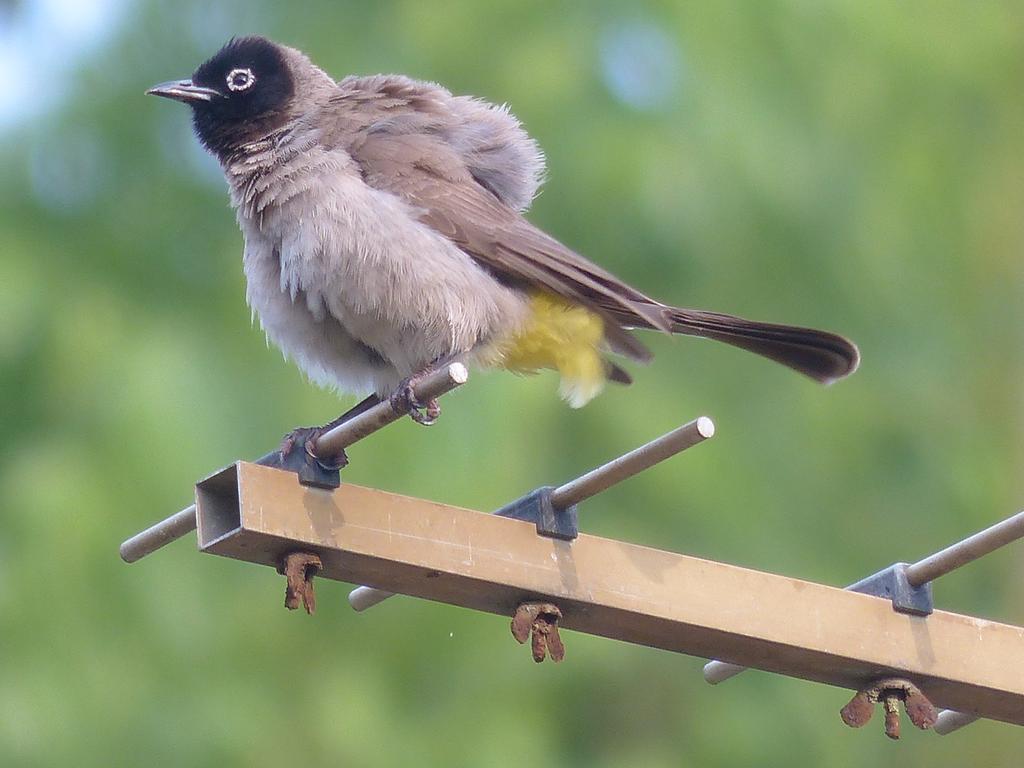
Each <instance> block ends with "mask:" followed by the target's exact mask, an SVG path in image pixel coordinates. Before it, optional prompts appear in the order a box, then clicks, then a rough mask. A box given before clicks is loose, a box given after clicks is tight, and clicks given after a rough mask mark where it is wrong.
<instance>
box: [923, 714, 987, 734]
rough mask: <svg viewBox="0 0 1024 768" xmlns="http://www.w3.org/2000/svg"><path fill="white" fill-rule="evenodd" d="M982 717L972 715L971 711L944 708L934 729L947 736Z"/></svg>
mask: <svg viewBox="0 0 1024 768" xmlns="http://www.w3.org/2000/svg"><path fill="white" fill-rule="evenodd" d="M980 719H981V716H980V715H972V714H971V713H970V712H957V711H956V710H955V709H944V710H942V711H941V712H939V718H938V720H936V721H935V726H934V730H935V732H936V733H937V734H939V736H945V735H947V734H950V733H952V732H953V731H958V730H960V729H961V728H963V727H964V726H966V725H970V724H971V723H973V722H975V721H977V720H980Z"/></svg>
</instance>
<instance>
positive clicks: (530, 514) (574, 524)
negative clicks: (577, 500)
mask: <svg viewBox="0 0 1024 768" xmlns="http://www.w3.org/2000/svg"><path fill="white" fill-rule="evenodd" d="M554 490H555V489H554V488H552V487H551V486H549V485H546V486H543V487H541V488H538V489H537V490H535V491H532V492H530V493H528V494H526V495H525V496H523V497H522V498H521V499H516V500H515V501H513V502H511V503H509V504H506V505H505V506H504V507H502V508H501V509H499V510H496V511H495V513H494V514H496V515H498V516H500V517H510V518H512V519H513V520H527V521H529V522H531V523H536V525H537V533H538V534H540V535H541V536H548V537H550V538H552V539H562V540H564V541H572V540H573V539H575V538H576V537H577V536H579V535H580V531H579V525H578V521H579V516H578V514H577V511H576V505H575V504H570V505H569V506H567V507H566V508H565V509H559V508H558V507H556V506H555V505H554V504H553V503H552V501H551V496H552V494H553V492H554Z"/></svg>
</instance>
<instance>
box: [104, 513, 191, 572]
mask: <svg viewBox="0 0 1024 768" xmlns="http://www.w3.org/2000/svg"><path fill="white" fill-rule="evenodd" d="M195 529H196V505H195V504H190V505H189V506H187V507H185V508H184V509H183V510H181V512H178V513H177V514H175V515H171V516H170V517H168V518H167V519H166V520H161V521H160V522H159V523H157V524H156V525H152V526H150V527H149V528H147V529H146V530H144V531H142V532H141V533H137V534H135V535H134V536H132V537H131V538H130V539H128V540H127V541H125V542H124V543H123V544H121V559H122V560H124V561H125V562H126V563H134V562H135V561H136V560H140V559H142V558H143V557H145V556H146V555H148V554H150V553H152V552H156V551H157V550H158V549H160V547H163V546H166V545H167V544H170V543H171V542H172V541H174V540H175V539H180V538H181V537H182V536H184V535H185V534H186V533H188V532H189V531H194V530H195Z"/></svg>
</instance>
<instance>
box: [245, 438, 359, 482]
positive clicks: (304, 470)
mask: <svg viewBox="0 0 1024 768" xmlns="http://www.w3.org/2000/svg"><path fill="white" fill-rule="evenodd" d="M255 463H256V464H262V465H263V466H265V467H274V468H276V469H285V470H288V471H289V472H294V473H295V474H296V475H298V476H299V482H300V483H301V484H302V485H309V486H312V487H313V488H324V489H326V490H329V491H331V490H334V489H335V488H337V487H338V486H340V485H341V471H340V470H341V467H328V466H325V465H324V464H323V463H322V462H321V461H320V460H319V459H318V458H316V457H315V456H314V455H313V454H311V453H310V452H309V451H308V450H306V438H305V437H300V438H299V439H297V440H296V441H295V445H294V446H293V447H292V449H291V451H289V452H288V455H287V456H285V457H284V458H282V457H281V452H280V451H271V452H270V453H268V454H267V455H266V456H262V457H260V458H259V459H257V460H256V462H255Z"/></svg>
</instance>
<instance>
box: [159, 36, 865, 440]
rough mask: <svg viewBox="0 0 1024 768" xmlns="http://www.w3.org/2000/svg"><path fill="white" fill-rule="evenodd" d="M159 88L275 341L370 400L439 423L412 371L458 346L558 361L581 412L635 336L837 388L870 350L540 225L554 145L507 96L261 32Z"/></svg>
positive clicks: (498, 357)
mask: <svg viewBox="0 0 1024 768" xmlns="http://www.w3.org/2000/svg"><path fill="white" fill-rule="evenodd" d="M147 93H148V94H151V95H155V96H161V97H164V98H168V99H172V100H176V101H179V102H183V103H185V104H187V105H188V106H189V107H190V108H191V112H192V126H193V129H194V132H195V134H196V136H197V137H198V139H199V141H200V142H201V143H202V145H203V146H204V147H205V148H206V149H207V150H208V151H209V152H210V153H212V154H213V155H214V157H216V159H217V160H218V161H219V163H220V166H221V169H222V170H223V173H224V176H225V178H226V180H227V183H228V188H229V193H230V200H231V205H232V206H233V208H234V209H235V212H236V218H237V221H238V224H239V227H240V229H241V231H242V234H243V237H244V241H245V245H244V249H243V255H242V263H243V271H244V273H245V277H246V299H247V301H248V303H249V305H250V306H251V308H252V310H253V313H254V315H255V316H257V317H258V318H259V322H260V325H261V326H262V329H263V330H264V332H265V333H266V335H267V336H268V338H269V339H270V340H271V341H272V342H273V343H274V344H276V345H277V346H278V347H279V348H280V349H281V350H282V351H283V353H284V354H285V356H286V357H288V358H291V359H292V360H293V361H294V362H295V363H296V364H297V365H298V367H299V368H300V369H301V370H302V371H303V372H304V373H305V374H306V375H307V377H308V378H309V379H310V380H312V381H313V382H315V383H317V384H319V385H322V386H325V387H328V388H333V389H335V390H337V391H338V392H340V393H348V394H357V395H367V399H366V400H365V401H363V402H364V404H372V403H375V402H379V401H381V400H383V399H385V398H392V402H393V403H399V404H400V405H401V406H402V407H404V408H405V409H406V410H407V411H408V413H409V415H410V416H412V417H413V418H414V419H416V420H417V421H420V422H421V423H432V421H433V420H435V419H436V418H437V415H438V414H439V412H440V409H439V408H438V406H437V404H436V402H428V403H420V402H419V401H417V400H416V398H415V395H414V392H413V384H414V383H415V382H416V381H417V379H418V377H422V376H423V375H424V374H425V373H426V372H429V371H431V370H433V369H434V368H435V367H437V366H439V365H441V364H443V363H445V362H446V361H451V360H454V359H461V360H464V361H467V362H469V363H470V364H472V365H474V366H477V367H481V368H499V369H504V370H508V371H512V372H514V373H520V374H528V373H535V372H538V371H540V370H543V369H553V370H555V371H557V373H558V374H559V376H560V386H559V390H560V394H561V396H562V397H563V399H564V400H566V401H567V402H568V404H569V405H570V406H572V407H581V406H583V405H585V404H586V403H588V402H589V401H590V400H592V399H593V398H594V397H595V396H596V395H597V394H598V393H599V392H600V391H601V390H602V389H603V387H604V386H605V384H606V383H607V382H615V383H620V384H629V383H630V382H631V381H632V377H631V375H630V374H629V373H628V372H627V370H626V369H625V368H624V367H623V366H622V364H621V363H620V362H619V361H620V360H629V361H634V362H638V363H646V362H648V361H649V360H650V359H651V353H650V351H649V350H648V349H647V347H646V346H645V345H644V344H643V343H642V342H641V341H640V340H639V339H638V338H636V336H635V335H634V333H633V331H635V330H654V331H660V332H664V333H669V334H681V335H686V336H698V337H705V338H709V339H714V340H716V341H720V342H724V343H726V344H729V345H732V346H734V347H739V348H741V349H745V350H748V351H750V352H753V353H756V354H758V355H761V356H762V357H766V358H769V359H771V360H774V361H775V362H778V363H781V364H782V365H785V366H788V367H790V368H792V369H794V370H796V371H798V372H800V373H802V374H804V375H806V376H808V377H810V378H812V379H814V380H816V381H819V382H822V383H831V382H833V381H836V380H838V379H841V378H843V377H845V376H848V375H849V374H851V373H853V372H854V370H856V368H857V366H858V364H859V360H860V353H859V351H858V349H857V347H856V345H855V344H854V343H853V342H851V341H849V340H848V339H846V338H844V337H843V336H840V335H838V334H834V333H829V332H827V331H820V330H815V329H812V328H803V327H798V326H792V325H781V324H775V323H763V322H756V321H751V320H746V319H743V318H740V317H736V316H734V315H729V314H724V313H720V312H709V311H704V310H698V309H685V308H681V307H674V306H671V305H668V304H664V303H662V302H660V301H657V300H655V299H653V298H651V297H649V296H648V295H646V294H645V293H643V292H641V291H640V290H639V289H637V288H634V287H632V286H630V285H628V284H627V283H625V282H624V281H622V280H620V279H619V278H617V277H616V276H615V275H613V274H612V273H611V272H609V271H607V270H606V269H603V268H602V267H600V266H598V265H597V264H595V263H594V262H592V261H590V260H588V259H587V258H585V257H584V256H582V255H580V254H579V253H577V252H575V251H574V250H572V249H571V248H570V247H569V246H567V245H564V244H563V243H561V242H560V241H559V240H557V239H555V238H554V237H553V236H551V235H549V234H547V233H546V232H544V231H542V230H541V229H540V228H538V227H537V226H535V225H533V224H531V223H530V222H529V221H528V220H527V219H526V217H525V213H526V211H527V209H528V208H529V207H530V204H531V202H532V201H533V199H534V198H535V197H536V195H537V193H538V190H539V188H540V186H541V184H542V182H543V181H544V178H545V173H546V162H545V157H544V154H543V152H542V151H541V149H540V147H539V146H538V144H537V142H536V141H535V140H534V139H533V138H531V137H530V136H529V135H528V134H527V132H526V130H525V129H524V127H523V125H522V124H521V123H520V121H519V120H518V119H517V118H516V117H515V116H514V115H513V114H512V112H511V111H510V110H509V108H508V106H507V105H506V106H498V105H495V104H492V103H489V102H487V101H485V100H483V99H480V98H475V97H472V96H462V95H453V94H452V93H451V92H449V91H448V90H447V89H445V88H444V87H442V86H441V85H437V84H435V83H432V82H425V81H420V80H415V79H412V78H410V77H407V76H404V75H372V76H347V77H344V78H342V79H341V80H335V79H333V78H332V77H331V76H330V75H328V74H327V73H326V72H325V71H324V70H322V69H321V68H320V67H318V66H316V65H315V64H314V63H313V62H312V61H311V60H310V58H309V57H308V56H307V55H305V54H304V53H302V52H301V51H299V50H298V49H295V48H292V47H289V46H286V45H282V44H279V43H276V42H274V41H271V40H269V39H267V38H265V37H261V36H246V37H236V38H232V39H231V40H229V41H228V42H227V43H226V44H225V45H224V46H223V47H222V48H221V49H220V50H218V51H217V52H216V53H215V54H214V55H213V56H211V57H210V58H209V59H207V60H206V61H205V62H203V63H202V64H200V65H199V67H198V68H197V69H196V70H195V71H194V72H193V74H192V76H191V77H190V78H188V79H183V80H174V81H169V82H165V83H160V84H159V85H156V86H154V87H152V88H150V89H149V90H148V91H147ZM396 407H398V406H396ZM359 408H360V406H357V408H356V409H353V411H352V412H355V411H356V410H357V409H359ZM352 412H350V414H351V413H352ZM336 421H337V420H336ZM333 423H336V422H332V424H333ZM329 426H330V425H324V427H318V428H309V429H310V430H312V432H311V433H310V434H313V433H316V434H318V433H319V432H322V431H323V429H326V428H328V427H329ZM306 436H307V437H308V436H309V434H307V435H306Z"/></svg>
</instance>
